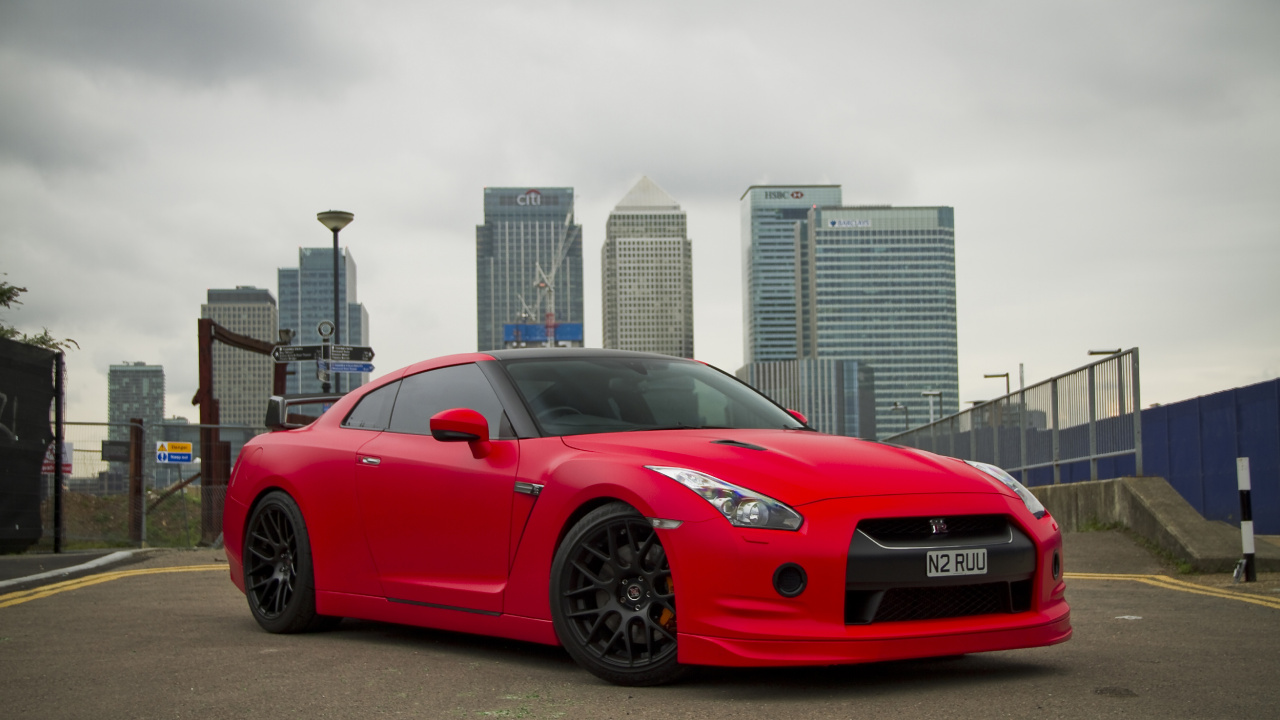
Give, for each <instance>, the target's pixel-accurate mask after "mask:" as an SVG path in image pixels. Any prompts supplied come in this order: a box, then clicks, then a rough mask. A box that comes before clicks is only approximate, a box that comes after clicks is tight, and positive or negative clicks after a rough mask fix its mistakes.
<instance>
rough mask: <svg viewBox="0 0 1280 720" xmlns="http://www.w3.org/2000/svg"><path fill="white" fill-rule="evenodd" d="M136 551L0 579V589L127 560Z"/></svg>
mask: <svg viewBox="0 0 1280 720" xmlns="http://www.w3.org/2000/svg"><path fill="white" fill-rule="evenodd" d="M138 552H140V551H139V550H120V551H117V552H113V553H111V554H110V555H104V556H102V557H100V558H98V559H96V560H90V561H89V562H87V563H81V564H79V565H74V566H72V567H68V568H59V569H57V570H49V571H48V572H42V573H39V574H36V575H28V576H26V577H20V578H14V579H12V580H0V590H3V589H4V588H7V587H12V586H14V585H21V584H23V583H29V582H35V581H38V580H47V579H48V578H53V577H63V576H66V575H71V574H72V573H77V572H82V571H84V570H93V569H94V568H100V567H103V566H104V565H110V564H112V563H118V562H122V561H124V560H128V559H129V558H131V557H133V556H134V555H135V554H137V553H138Z"/></svg>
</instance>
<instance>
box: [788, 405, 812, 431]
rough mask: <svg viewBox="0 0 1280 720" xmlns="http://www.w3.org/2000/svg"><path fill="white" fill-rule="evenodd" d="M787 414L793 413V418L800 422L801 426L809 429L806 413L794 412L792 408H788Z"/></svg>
mask: <svg viewBox="0 0 1280 720" xmlns="http://www.w3.org/2000/svg"><path fill="white" fill-rule="evenodd" d="M787 412H789V413H791V417H793V418H795V419H797V420H799V421H800V424H801V425H804V426H805V427H808V425H809V418H807V417H805V416H804V413H802V412H800V411H799V410H792V409H791V408H787Z"/></svg>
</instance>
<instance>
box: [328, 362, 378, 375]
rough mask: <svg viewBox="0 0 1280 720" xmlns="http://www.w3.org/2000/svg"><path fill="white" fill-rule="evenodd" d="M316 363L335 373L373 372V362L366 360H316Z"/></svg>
mask: <svg viewBox="0 0 1280 720" xmlns="http://www.w3.org/2000/svg"><path fill="white" fill-rule="evenodd" d="M316 363H317V364H318V366H319V367H320V369H322V370H328V371H329V372H335V373H367V372H373V363H367V362H346V361H343V360H317V361H316Z"/></svg>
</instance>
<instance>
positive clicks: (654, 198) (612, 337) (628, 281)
mask: <svg viewBox="0 0 1280 720" xmlns="http://www.w3.org/2000/svg"><path fill="white" fill-rule="evenodd" d="M602 263H603V266H604V268H603V270H604V272H603V276H604V346H605V347H606V348H615V349H619V350H639V351H644V352H657V353H663V354H666V355H675V356H678V357H693V245H692V243H691V242H690V240H689V235H688V226H687V222H686V218H685V213H684V211H683V210H681V209H680V203H678V202H676V200H675V198H673V197H671V195H669V194H668V193H667V191H666V190H663V189H662V188H661V187H659V186H658V184H657V183H655V182H654V181H652V180H650V179H649V178H648V177H644V176H642V177H641V178H640V180H639V181H638V182H637V183H636V184H635V186H633V187H632V188H631V190H630V192H628V193H627V194H626V195H625V196H624V197H623V198H622V200H621V201H620V202H619V203H618V204H617V206H616V207H614V209H613V212H612V213H610V214H609V220H608V222H607V223H606V226H605V242H604V251H603V253H602Z"/></svg>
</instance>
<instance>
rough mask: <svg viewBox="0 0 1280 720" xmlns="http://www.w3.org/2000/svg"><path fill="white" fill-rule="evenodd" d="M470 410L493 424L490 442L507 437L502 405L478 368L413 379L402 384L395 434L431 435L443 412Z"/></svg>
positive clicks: (448, 369) (456, 368)
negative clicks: (434, 417)
mask: <svg viewBox="0 0 1280 720" xmlns="http://www.w3.org/2000/svg"><path fill="white" fill-rule="evenodd" d="M452 408H470V409H471V410H475V411H476V412H478V413H480V414H481V415H484V419H485V420H487V421H488V422H489V438H490V439H491V440H497V439H499V438H501V437H503V435H504V434H509V433H505V432H504V427H505V423H504V422H503V421H504V419H505V418H504V415H503V411H502V403H501V402H499V401H498V396H497V395H496V394H495V393H494V392H493V387H492V386H491V385H489V380H488V379H486V378H485V376H484V373H483V372H481V370H480V368H478V367H476V366H475V365H453V366H450V367H443V368H440V369H438V370H428V371H426V372H423V373H418V374H417V375H410V376H409V377H407V378H404V379H403V380H401V381H400V393H399V395H398V396H397V397H396V404H395V409H394V410H392V412H391V428H390V429H391V432H399V433H412V434H415V435H430V434H431V416H432V415H435V414H436V413H438V412H440V411H442V410H449V409H452Z"/></svg>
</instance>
